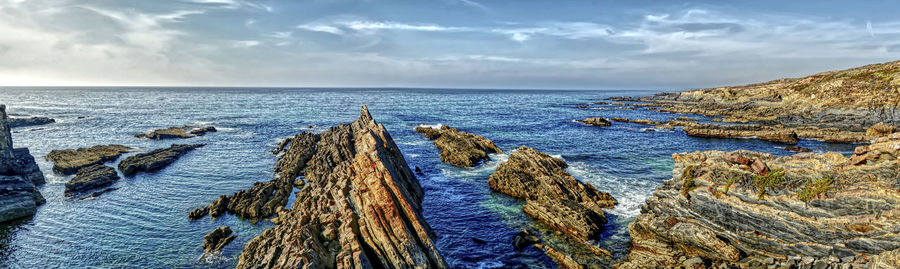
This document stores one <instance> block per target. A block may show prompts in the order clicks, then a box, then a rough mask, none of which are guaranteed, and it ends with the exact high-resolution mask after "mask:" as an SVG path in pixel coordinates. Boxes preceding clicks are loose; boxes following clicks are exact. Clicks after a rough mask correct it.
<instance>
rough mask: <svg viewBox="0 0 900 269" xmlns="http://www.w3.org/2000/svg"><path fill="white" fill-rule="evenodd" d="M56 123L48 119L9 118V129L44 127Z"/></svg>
mask: <svg viewBox="0 0 900 269" xmlns="http://www.w3.org/2000/svg"><path fill="white" fill-rule="evenodd" d="M54 122H56V120H54V119H51V118H48V117H30V118H9V128H17V127H26V126H36V125H45V124H51V123H54Z"/></svg>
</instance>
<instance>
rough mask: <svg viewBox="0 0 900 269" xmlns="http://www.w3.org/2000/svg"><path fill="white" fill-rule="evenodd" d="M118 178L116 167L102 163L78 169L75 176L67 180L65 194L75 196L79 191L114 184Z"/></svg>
mask: <svg viewBox="0 0 900 269" xmlns="http://www.w3.org/2000/svg"><path fill="white" fill-rule="evenodd" d="M118 180H119V174H118V173H116V169H115V168H112V167H109V166H106V165H102V164H95V165H93V166H88V167H85V168H81V169H78V173H76V174H75V178H73V179H72V180H70V181H69V182H66V190H65V191H64V194H65V195H66V196H73V195H76V194H78V193H83V192H86V191H90V190H94V189H98V188H103V187H106V186H109V185H112V184H113V183H115V182H116V181H118Z"/></svg>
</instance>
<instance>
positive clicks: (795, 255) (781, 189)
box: [617, 134, 900, 269]
mask: <svg viewBox="0 0 900 269" xmlns="http://www.w3.org/2000/svg"><path fill="white" fill-rule="evenodd" d="M898 156H900V135H898V134H894V135H891V136H889V137H885V138H880V139H878V140H876V141H874V143H873V144H871V145H868V146H861V147H857V149H856V151H855V153H854V155H853V156H851V157H850V158H846V157H844V156H843V155H841V154H837V153H830V152H829V153H825V154H814V153H798V154H795V155H792V156H785V157H778V158H775V157H773V156H772V155H769V154H765V153H758V152H751V151H744V150H739V151H733V152H723V151H706V152H694V153H683V154H674V155H673V159H674V160H675V168H674V170H673V177H672V179H670V180H666V181H665V182H664V185H663V186H661V187H659V188H657V189H656V191H655V192H654V193H653V196H651V197H650V198H647V201H646V203H645V204H644V206H643V207H642V208H641V215H639V216H638V217H637V219H636V220H635V221H634V222H632V223H631V224H629V226H628V228H629V233H630V235H631V238H632V242H633V246H632V247H631V252H630V253H629V255H628V261H626V262H624V263H622V264H619V265H618V266H617V268H619V269H624V268H669V267H677V266H687V267H688V268H737V267H740V268H766V267H770V268H866V267H867V268H896V267H895V266H896V265H897V261H898V259H897V257H898V249H900V192H898V189H900V181H898V179H897V171H898V168H900V161H898V159H897V158H898ZM688 263H690V264H688ZM864 266H865V267H864Z"/></svg>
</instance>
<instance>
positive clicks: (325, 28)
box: [297, 24, 344, 35]
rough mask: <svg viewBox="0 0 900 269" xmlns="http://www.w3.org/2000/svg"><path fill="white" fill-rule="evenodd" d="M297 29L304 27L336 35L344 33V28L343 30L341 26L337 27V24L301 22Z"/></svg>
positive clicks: (308, 29)
mask: <svg viewBox="0 0 900 269" xmlns="http://www.w3.org/2000/svg"><path fill="white" fill-rule="evenodd" d="M297 29H302V30H306V31H311V32H323V33H329V34H335V35H343V34H344V30H341V29H340V28H337V27H335V26H329V25H321V24H301V25H297Z"/></svg>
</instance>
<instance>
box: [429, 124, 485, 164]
mask: <svg viewBox="0 0 900 269" xmlns="http://www.w3.org/2000/svg"><path fill="white" fill-rule="evenodd" d="M416 131H417V132H419V133H422V134H424V135H425V138H427V139H430V140H434V146H435V147H437V148H438V149H439V150H441V155H440V157H441V160H443V161H444V162H446V163H449V164H452V165H455V166H460V167H474V166H475V165H476V164H478V162H480V161H484V160H490V157H489V156H488V154H489V153H503V151H502V150H500V148H498V147H497V146H496V145H494V142H493V141H491V140H490V139H487V138H484V137H483V136H480V135H475V134H471V133H467V132H463V131H460V130H457V129H456V128H450V127H448V126H441V127H440V128H431V127H424V126H419V127H416Z"/></svg>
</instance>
